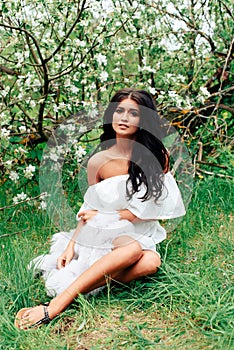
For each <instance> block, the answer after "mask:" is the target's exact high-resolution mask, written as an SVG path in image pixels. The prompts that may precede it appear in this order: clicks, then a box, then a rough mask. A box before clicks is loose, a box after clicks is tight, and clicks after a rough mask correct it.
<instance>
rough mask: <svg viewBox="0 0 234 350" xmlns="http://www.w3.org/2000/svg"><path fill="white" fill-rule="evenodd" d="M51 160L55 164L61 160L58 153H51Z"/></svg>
mask: <svg viewBox="0 0 234 350" xmlns="http://www.w3.org/2000/svg"><path fill="white" fill-rule="evenodd" d="M50 159H51V160H53V161H54V162H57V161H58V159H59V156H58V155H57V154H56V153H54V152H51V153H50Z"/></svg>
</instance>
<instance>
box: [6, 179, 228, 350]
mask: <svg viewBox="0 0 234 350" xmlns="http://www.w3.org/2000/svg"><path fill="white" fill-rule="evenodd" d="M231 186H232V183H231V181H230V180H227V179H220V178H208V179H204V180H200V179H197V181H196V186H195V190H194V196H193V199H192V202H191V205H190V209H189V211H188V213H187V215H186V217H185V218H184V220H183V222H182V223H181V225H180V226H178V227H177V229H176V230H175V231H174V232H172V233H170V234H169V237H168V239H167V240H166V241H164V242H163V243H162V244H161V245H160V247H159V248H160V253H161V255H162V260H163V263H162V266H161V268H160V269H159V271H158V273H157V274H156V275H154V276H151V277H148V278H145V279H142V280H138V281H135V282H132V283H131V284H129V285H126V286H123V285H119V284H113V285H111V286H110V287H109V289H107V290H105V291H104V292H102V293H101V294H99V295H97V296H93V297H90V298H88V299H87V298H84V297H80V298H78V299H77V301H76V302H74V303H73V304H72V305H71V306H70V307H69V308H68V309H67V310H66V311H65V312H64V313H62V314H61V315H60V316H59V317H57V318H56V319H55V320H54V321H53V322H52V323H51V324H50V325H48V326H42V327H41V328H38V329H36V330H31V331H27V332H24V331H19V330H18V329H15V328H14V326H13V320H14V316H15V313H16V311H17V310H18V309H19V308H21V307H27V306H29V305H37V304H39V303H41V302H45V301H46V300H47V296H46V295H45V289H44V285H43V282H42V281H41V279H40V278H38V276H33V275H32V272H31V271H30V270H28V269H27V265H28V263H29V261H30V260H31V259H32V258H34V257H35V256H37V255H40V254H42V253H45V252H46V251H47V250H48V246H49V240H50V237H51V234H52V233H53V232H54V230H55V228H54V227H53V226H52V225H51V223H50V222H49V220H48V217H46V216H45V215H43V214H42V213H40V212H39V213H38V212H37V210H36V209H35V208H34V207H33V206H30V205H29V204H27V203H22V204H21V205H19V206H18V207H17V208H11V209H7V210H5V211H4V213H3V214H4V215H3V216H2V218H1V222H0V231H2V232H4V233H8V236H5V237H1V252H0V259H1V272H0V274H1V276H0V287H1V288H0V309H1V312H0V314H1V316H0V324H1V340H0V348H1V349H9V350H10V349H29V350H30V349H33V350H41V349H85V348H86V349H120V348H124V349H152V350H153V349H157V348H158V349H168V350H169V349H175V350H178V349H185V350H186V349H195V350H200V349H212V350H219V349H220V350H221V349H225V350H231V349H233V341H234V333H233V326H234V324H233V292H234V289H233V265H232V261H233V252H234V250H233V240H232V233H233V201H232V191H231V188H232V187H231ZM224 198H225V200H224Z"/></svg>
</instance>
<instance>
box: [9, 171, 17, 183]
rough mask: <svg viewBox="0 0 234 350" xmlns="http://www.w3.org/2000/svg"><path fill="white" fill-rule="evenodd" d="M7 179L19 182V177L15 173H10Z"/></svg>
mask: <svg viewBox="0 0 234 350" xmlns="http://www.w3.org/2000/svg"><path fill="white" fill-rule="evenodd" d="M9 178H10V179H11V181H14V182H17V180H19V175H18V174H17V172H16V171H11V172H10V175H9Z"/></svg>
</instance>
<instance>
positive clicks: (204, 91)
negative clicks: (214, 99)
mask: <svg viewBox="0 0 234 350" xmlns="http://www.w3.org/2000/svg"><path fill="white" fill-rule="evenodd" d="M200 92H201V95H202V96H204V97H209V96H210V93H209V91H208V90H207V88H206V87H203V86H201V87H200Z"/></svg>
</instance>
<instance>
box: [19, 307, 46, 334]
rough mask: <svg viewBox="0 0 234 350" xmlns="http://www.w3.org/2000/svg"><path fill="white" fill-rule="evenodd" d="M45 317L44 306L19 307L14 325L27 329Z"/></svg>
mask: <svg viewBox="0 0 234 350" xmlns="http://www.w3.org/2000/svg"><path fill="white" fill-rule="evenodd" d="M44 317H45V314H44V306H43V305H39V306H35V307H32V308H25V309H21V310H20V311H19V312H18V313H17V315H16V319H15V326H16V327H17V328H19V329H27V328H29V327H30V326H32V325H33V324H35V323H36V322H38V321H40V320H41V319H43V318H44Z"/></svg>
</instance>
